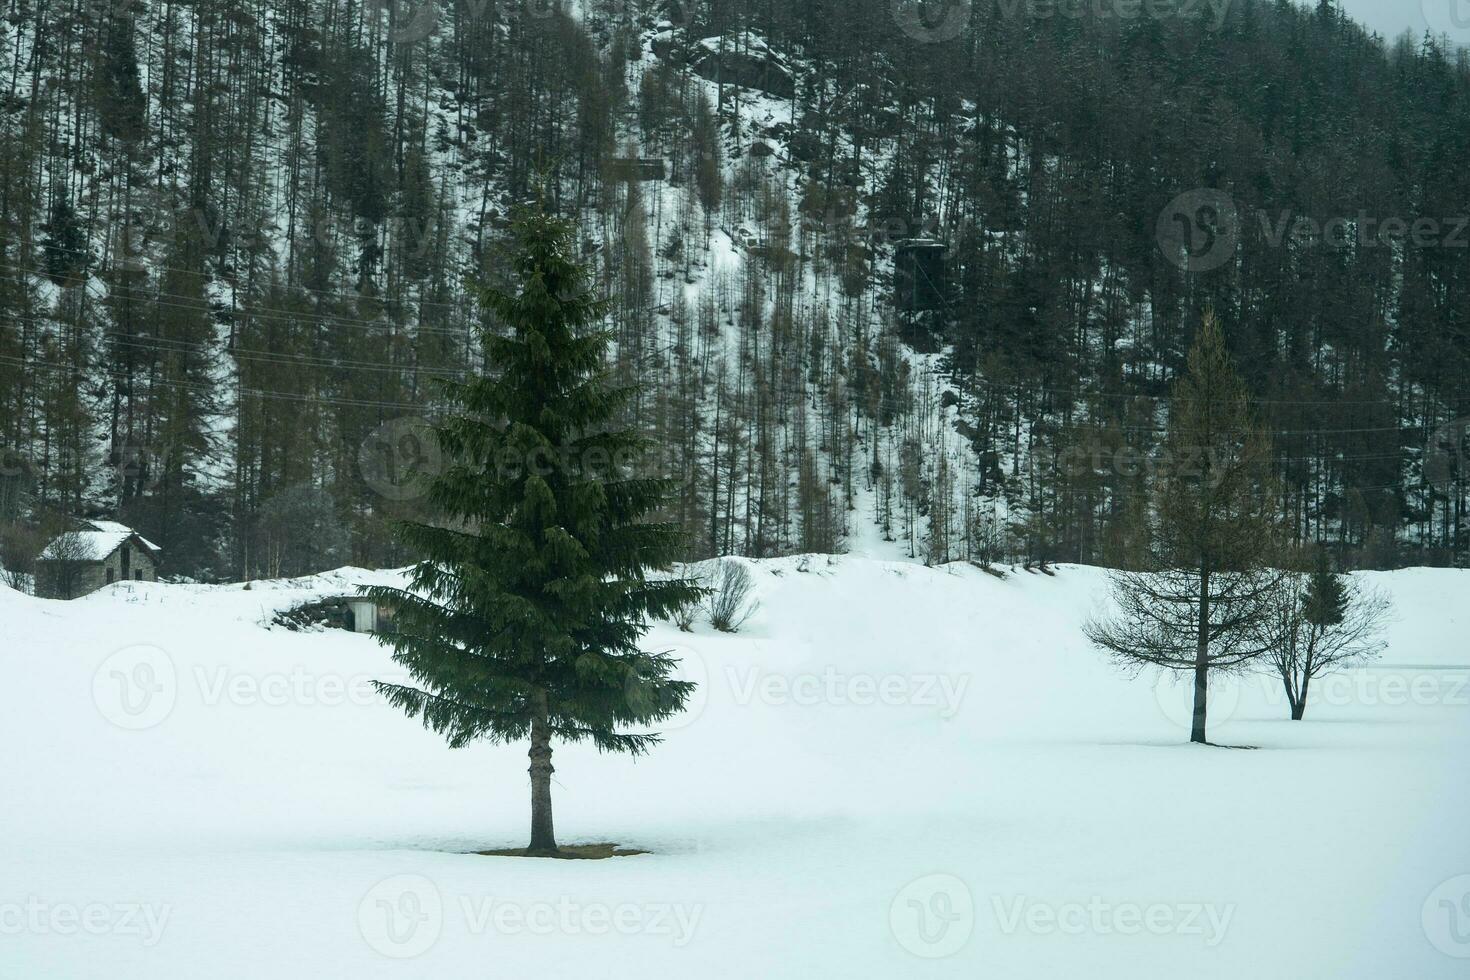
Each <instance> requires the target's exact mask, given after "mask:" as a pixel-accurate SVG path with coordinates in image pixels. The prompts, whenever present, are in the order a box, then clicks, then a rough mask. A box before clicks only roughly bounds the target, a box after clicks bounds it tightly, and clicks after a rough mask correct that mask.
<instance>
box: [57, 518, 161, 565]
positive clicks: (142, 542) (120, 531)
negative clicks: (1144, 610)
mask: <svg viewBox="0 0 1470 980" xmlns="http://www.w3.org/2000/svg"><path fill="white" fill-rule="evenodd" d="M69 536H70V537H71V538H73V539H75V540H76V542H77V544H78V546H79V547H78V553H77V554H76V555H75V556H71V555H68V556H65V557H66V558H68V559H70V560H73V561H106V560H107V558H108V556H109V555H111V554H112V553H113V552H114V551H116V550H117V549H118V548H121V547H122V546H123V542H125V541H128V540H129V539H132V540H134V541H136V542H137V544H138V545H139V546H141V547H142V548H143V549H145V550H146V551H148V552H149V553H150V555H152V556H157V555H158V553H159V552H160V551H162V550H163V549H162V548H160V547H159V546H158V545H156V544H154V543H153V542H152V541H149V540H148V539H147V538H145V537H143V535H141V534H139V533H138V532H137V531H134V530H133V529H132V528H130V527H128V526H127V525H126V524H119V523H117V522H116V521H84V522H83V526H82V527H81V528H80V529H78V530H76V531H72V532H70V535H69ZM67 537H68V535H65V534H63V535H59V536H58V537H56V538H55V539H54V540H52V542H51V543H50V544H48V545H47V546H46V548H45V550H43V551H42V552H41V554H40V560H41V561H55V560H56V559H57V558H58V557H60V556H59V554H58V552H59V550H60V548H61V543H62V541H63V539H65V538H67Z"/></svg>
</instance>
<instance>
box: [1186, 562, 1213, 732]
mask: <svg viewBox="0 0 1470 980" xmlns="http://www.w3.org/2000/svg"><path fill="white" fill-rule="evenodd" d="M1209 693H1210V569H1209V566H1207V565H1206V566H1202V567H1201V568H1200V573H1199V630H1198V633H1197V638H1196V640H1195V652H1194V725H1193V727H1192V728H1191V730H1190V733H1189V740H1190V741H1191V742H1200V743H1202V744H1203V743H1204V742H1206V741H1207V740H1206V739H1205V712H1206V703H1207V699H1208V697H1209Z"/></svg>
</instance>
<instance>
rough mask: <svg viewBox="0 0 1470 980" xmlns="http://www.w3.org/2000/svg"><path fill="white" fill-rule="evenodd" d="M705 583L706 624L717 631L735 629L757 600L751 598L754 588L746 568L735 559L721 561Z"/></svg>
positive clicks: (749, 613) (746, 616)
mask: <svg viewBox="0 0 1470 980" xmlns="http://www.w3.org/2000/svg"><path fill="white" fill-rule="evenodd" d="M701 584H707V585H708V587H709V589H710V594H709V598H708V600H707V601H708V603H709V621H710V625H711V626H713V627H714V628H715V629H717V630H719V631H720V632H721V633H734V632H737V631H738V630H739V629H740V627H741V626H742V625H744V623H745V621H746V620H747V619H749V618H750V617H751V614H753V613H754V612H755V611H756V609H757V608H759V606H760V603H758V602H755V601H753V600H751V598H750V593H751V592H752V591H753V590H754V588H755V583H754V582H753V581H752V580H751V577H750V569H748V568H746V567H745V566H744V565H742V564H741V563H740V562H738V561H729V560H725V561H721V562H719V563H718V564H717V565H716V566H715V571H714V574H713V575H711V576H710V581H709V582H708V583H701Z"/></svg>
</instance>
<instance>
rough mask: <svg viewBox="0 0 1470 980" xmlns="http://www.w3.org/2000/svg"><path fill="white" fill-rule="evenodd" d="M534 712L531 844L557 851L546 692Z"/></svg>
mask: <svg viewBox="0 0 1470 980" xmlns="http://www.w3.org/2000/svg"><path fill="white" fill-rule="evenodd" d="M532 710H533V711H534V714H533V715H532V716H531V751H530V752H529V753H527V754H528V755H529V756H530V757H531V768H530V770H529V772H530V773H531V846H530V847H528V848H527V850H528V851H529V852H531V853H533V854H555V853H557V849H556V834H555V832H554V831H553V829H552V822H551V774H552V773H553V772H555V771H556V770H555V769H553V768H552V765H551V729H550V726H548V725H547V723H546V716H547V708H546V692H545V691H538V692H537V693H536V695H535V698H534V700H533V702H532Z"/></svg>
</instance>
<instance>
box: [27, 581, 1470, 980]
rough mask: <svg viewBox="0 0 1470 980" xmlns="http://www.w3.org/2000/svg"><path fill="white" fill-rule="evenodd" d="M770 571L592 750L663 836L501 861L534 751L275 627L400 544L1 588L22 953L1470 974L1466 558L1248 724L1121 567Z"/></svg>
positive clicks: (148, 960)
mask: <svg viewBox="0 0 1470 980" xmlns="http://www.w3.org/2000/svg"><path fill="white" fill-rule="evenodd" d="M753 568H754V569H755V574H756V579H757V583H758V587H759V593H760V602H761V605H760V609H759V610H758V612H757V613H756V615H755V616H754V617H753V618H752V619H751V620H750V622H749V623H748V624H747V625H746V626H745V628H744V629H743V630H742V631H741V632H740V633H739V634H738V635H734V636H727V635H721V634H717V633H714V632H713V631H712V630H711V629H710V628H709V627H708V626H707V625H697V626H696V628H695V632H694V633H692V634H684V633H680V632H679V631H678V630H676V629H674V628H673V627H671V626H666V625H665V626H660V627H658V628H656V629H655V630H654V632H653V634H652V636H651V638H650V643H651V644H652V645H657V646H660V647H662V648H668V649H674V650H676V651H678V652H679V653H680V654H681V655H682V656H683V657H684V658H685V659H686V663H687V668H686V669H687V670H688V673H689V674H690V676H693V677H695V678H696V679H699V680H701V681H703V682H704V683H703V687H702V689H701V693H700V694H699V696H698V697H697V698H696V702H695V704H694V705H693V707H692V710H691V711H690V712H689V713H688V714H687V715H685V716H683V717H681V718H679V719H677V720H676V721H675V722H674V723H673V724H671V725H669V726H668V729H667V740H666V742H665V744H664V745H663V746H661V747H660V748H658V749H657V750H656V751H655V752H654V753H653V754H652V755H651V756H650V757H648V758H646V759H644V760H641V761H639V762H637V763H634V762H631V761H629V760H626V759H623V758H610V757H598V756H597V755H596V754H595V753H594V752H592V751H591V750H581V749H577V748H559V749H558V750H557V754H556V758H555V762H556V765H557V774H556V784H555V788H554V792H555V798H556V806H557V810H556V816H557V823H558V833H559V837H560V838H561V840H562V842H563V843H570V842H576V841H600V840H613V841H618V842H621V843H623V844H625V845H630V846H635V847H640V848H645V849H648V850H650V851H651V852H652V853H651V854H646V855H641V856H636V857H625V858H617V859H613V860H607V861H590V862H576V861H534V860H526V859H513V858H495V857H482V856H477V855H474V854H472V853H468V852H473V851H476V850H484V849H489V848H497V847H507V846H519V845H521V844H523V843H524V839H525V835H526V832H527V824H528V793H527V780H526V775H525V767H526V760H525V751H524V747H522V746H511V747H490V746H478V747H474V748H470V749H466V750H461V751H458V752H451V751H449V750H448V749H446V748H444V746H443V745H442V743H441V742H440V741H439V740H438V739H437V738H436V737H435V736H433V735H431V734H429V733H426V732H425V731H423V730H422V729H421V728H420V727H419V725H418V723H417V722H414V721H410V720H408V719H406V718H404V717H403V716H402V715H400V714H399V713H397V712H396V711H394V710H393V709H391V708H389V707H386V706H384V705H382V704H380V703H378V702H377V701H376V699H375V698H374V697H373V696H372V695H371V694H370V693H368V691H367V688H366V683H365V682H366V681H367V679H369V678H374V677H377V678H384V677H389V676H392V675H394V673H395V668H394V666H393V664H392V663H391V661H390V660H389V659H388V656H387V654H386V652H385V651H384V650H383V649H381V648H380V647H379V646H378V645H377V644H376V643H374V642H373V641H372V640H371V639H370V638H368V637H365V636H359V635H354V634H349V633H345V632H340V631H322V632H314V633H313V632H306V633H295V632H290V631H287V630H284V629H281V628H279V627H277V628H274V629H267V628H266V627H265V624H268V623H269V622H270V620H271V618H272V616H273V614H274V612H275V611H277V610H279V609H281V608H284V607H286V606H289V605H291V604H294V603H295V602H299V601H301V600H302V599H304V598H308V597H310V596H312V595H328V594H336V593H341V592H344V591H349V590H351V589H352V588H354V587H356V586H357V585H359V584H361V583H363V582H364V581H367V580H370V579H371V580H383V579H387V578H391V574H390V573H369V572H361V571H355V570H350V569H349V570H343V571H341V572H337V573H332V574H330V575H325V576H317V577H314V578H312V579H307V580H300V581H296V582H288V583H282V582H276V583H254V584H253V585H252V586H251V587H250V588H248V589H246V588H242V587H241V586H227V587H196V586H168V585H153V584H147V585H138V584H128V585H126V586H120V587H114V588H112V589H109V590H105V591H103V592H101V593H98V594H95V595H93V596H90V597H88V598H86V599H83V600H79V601H76V602H71V603H60V602H49V601H43V600H36V599H31V598H28V597H25V596H21V595H19V594H17V593H14V592H10V591H0V622H3V623H4V627H3V634H4V636H5V639H4V640H3V641H0V669H3V676H4V677H5V678H6V679H7V683H8V686H9V692H8V697H7V698H6V707H5V711H4V714H3V717H4V723H3V724H4V731H5V733H6V735H7V739H6V741H7V748H8V751H7V752H6V753H5V754H4V757H3V761H0V783H3V785H4V786H5V787H6V793H7V799H8V800H9V801H10V805H9V806H7V807H5V808H4V810H3V814H0V933H3V936H0V976H3V977H5V978H12V977H13V978H32V977H47V978H54V980H62V978H82V977H96V976H99V975H106V976H108V977H110V978H133V977H199V976H209V977H241V978H245V977H248V978H252V980H255V978H259V977H262V976H277V977H352V978H362V977H378V976H414V977H418V976H423V977H430V976H432V977H463V976H475V977H486V976H492V977H502V976H504V977H516V976H527V975H533V974H540V975H546V976H553V977H559V976H589V977H590V976H618V977H621V976H641V977H717V976H729V977H742V978H746V977H766V976H779V977H812V976H824V975H830V976H843V977H899V976H964V977H976V976H989V977H1055V976H1072V975H1075V976H1087V977H1095V978H1105V977H1128V978H1137V977H1160V976H1190V977H1231V978H1238V977H1242V976H1255V977H1272V978H1274V977H1282V978H1287V977H1291V978H1300V977H1334V978H1355V977H1362V978H1373V980H1380V978H1382V977H1388V976H1401V977H1415V978H1425V980H1427V978H1438V977H1443V978H1450V977H1459V976H1463V975H1464V973H1463V971H1464V967H1465V961H1464V960H1463V959H1456V958H1454V954H1458V955H1459V956H1461V957H1463V956H1466V955H1467V954H1470V943H1466V942H1463V941H1461V940H1463V938H1464V937H1465V935H1466V932H1465V927H1466V926H1467V924H1470V918H1467V917H1466V916H1465V914H1464V913H1465V906H1464V905H1463V903H1464V902H1465V901H1466V900H1467V899H1466V895H1467V894H1470V879H1460V880H1458V881H1457V880H1456V878H1457V876H1460V875H1464V874H1466V873H1470V840H1467V838H1466V836H1465V833H1464V829H1465V826H1466V820H1467V817H1470V784H1467V781H1466V779H1465V771H1466V769H1465V760H1466V758H1467V754H1470V708H1467V704H1470V683H1467V679H1470V652H1467V651H1466V649H1465V644H1464V636H1465V624H1466V619H1465V616H1466V613H1465V609H1464V604H1463V597H1464V596H1465V595H1466V594H1467V592H1466V590H1467V586H1470V573H1466V572H1454V571H1425V570H1411V571H1404V572H1397V573H1391V574H1386V575H1381V576H1374V578H1375V580H1376V581H1378V582H1380V583H1381V584H1384V585H1385V586H1386V587H1387V588H1389V589H1390V590H1391V592H1392V593H1393V595H1394V598H1395V600H1396V604H1397V613H1398V618H1397V621H1396V622H1395V624H1394V626H1393V630H1392V635H1391V643H1392V645H1391V647H1390V649H1389V651H1388V653H1387V654H1386V656H1385V658H1384V660H1383V662H1382V663H1381V664H1380V665H1379V666H1377V667H1375V668H1373V669H1365V670H1357V671H1353V672H1351V673H1349V674H1348V675H1345V681H1344V682H1342V683H1339V684H1329V685H1323V686H1322V689H1321V697H1320V698H1319V701H1318V703H1316V704H1314V705H1313V706H1312V708H1311V710H1310V711H1309V714H1308V718H1307V720H1306V721H1305V722H1291V721H1288V720H1287V713H1286V708H1285V704H1284V701H1283V699H1282V698H1281V697H1280V696H1279V694H1277V693H1276V692H1275V690H1274V688H1273V687H1272V686H1271V685H1269V684H1267V683H1265V682H1264V681H1257V680H1256V679H1253V678H1247V679H1245V680H1244V681H1242V682H1240V683H1239V684H1236V685H1234V686H1232V687H1229V688H1228V689H1225V690H1222V691H1221V692H1219V694H1218V696H1217V698H1216V713H1215V720H1216V724H1215V726H1214V727H1213V728H1212V731H1211V735H1212V737H1213V738H1214V739H1215V740H1217V741H1220V742H1225V743H1230V744H1236V745H1250V746H1257V747H1258V750H1256V751H1234V750H1230V749H1221V748H1199V747H1192V746H1190V745H1188V744H1186V739H1187V734H1188V733H1187V731H1186V730H1185V729H1184V728H1183V727H1182V726H1181V724H1180V723H1179V721H1180V720H1181V719H1182V717H1183V710H1182V698H1183V692H1182V689H1181V690H1176V689H1175V688H1173V687H1172V686H1171V685H1168V684H1167V683H1166V684H1156V683H1155V681H1154V679H1153V678H1150V677H1146V676H1145V677H1140V678H1137V679H1129V678H1127V677H1124V676H1122V675H1120V674H1119V673H1118V672H1117V671H1115V670H1114V669H1113V668H1112V667H1110V666H1109V665H1108V664H1107V663H1105V662H1104V661H1103V660H1102V659H1101V658H1100V657H1099V656H1098V655H1097V654H1096V653H1094V652H1093V651H1092V650H1090V649H1089V648H1088V647H1087V646H1086V644H1085V643H1084V641H1083V640H1082V638H1081V635H1080V632H1079V625H1080V623H1081V621H1082V619H1083V618H1084V617H1085V616H1086V615H1087V614H1088V612H1089V611H1090V610H1091V609H1092V608H1094V606H1095V605H1096V604H1097V603H1099V602H1100V601H1101V599H1102V596H1103V594H1104V589H1103V586H1104V578H1103V573H1101V572H1099V571H1097V570H1094V569H1088V568H1080V567H1064V568H1061V569H1059V571H1058V574H1057V575H1056V576H1055V577H1047V576H1043V575H1027V574H1025V573H1020V574H1015V575H1012V576H1010V577H1009V578H1007V579H1005V580H999V579H996V578H993V577H991V576H989V575H987V574H985V573H983V572H981V571H979V570H977V569H974V568H972V567H969V566H963V565H954V566H948V567H944V568H924V567H921V566H917V565H909V564H901V563H896V562H885V561H878V560H873V559H861V558H851V557H844V558H832V559H829V558H826V557H810V558H789V559H780V560H774V561H768V562H760V563H755V564H754V565H753ZM1457 665H1458V667H1457ZM1457 916H1458V918H1456V917H1457ZM1455 926H1458V927H1459V931H1458V932H1457V931H1455V929H1454V928H1453V927H1455ZM104 964H105V966H104Z"/></svg>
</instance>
